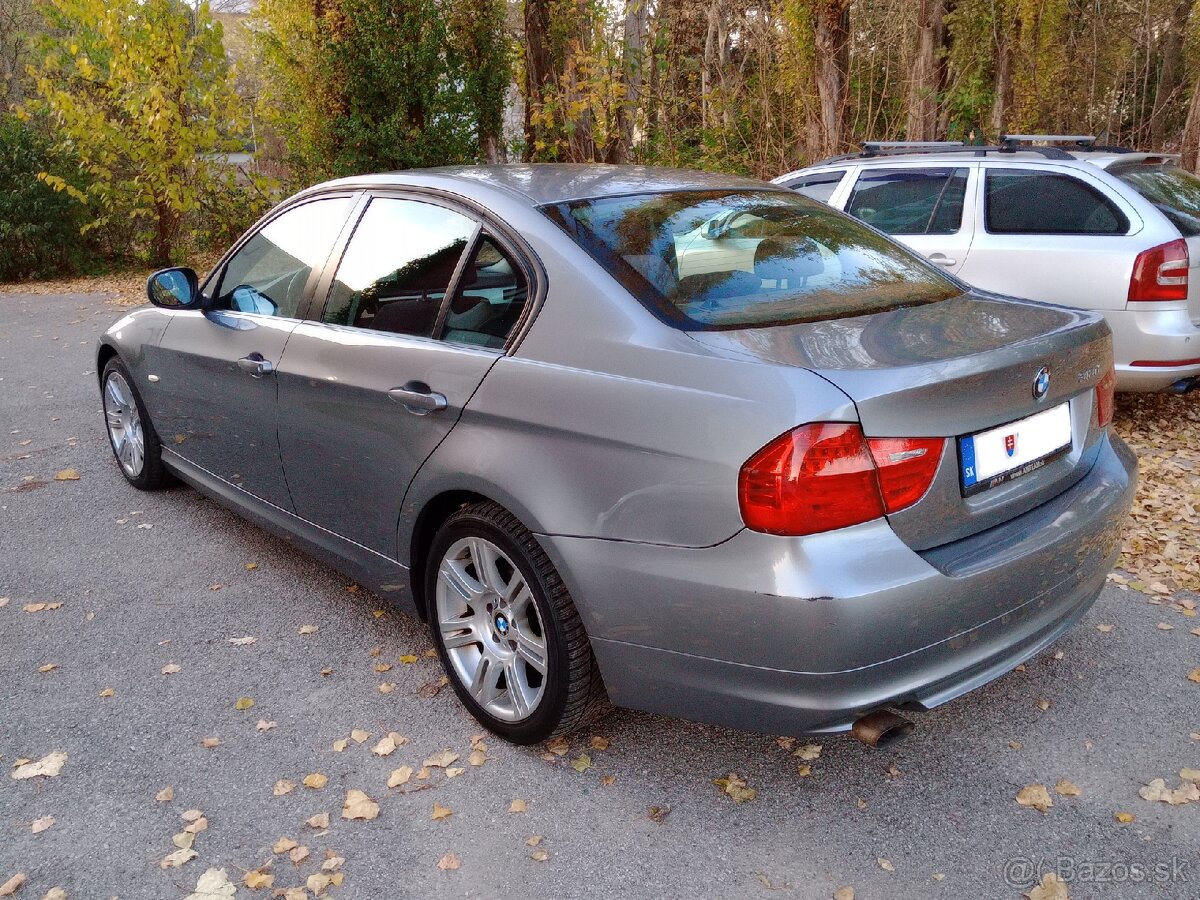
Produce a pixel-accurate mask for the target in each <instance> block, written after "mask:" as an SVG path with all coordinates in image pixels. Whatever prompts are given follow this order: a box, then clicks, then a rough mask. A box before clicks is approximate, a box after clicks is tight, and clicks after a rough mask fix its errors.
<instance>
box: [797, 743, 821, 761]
mask: <svg viewBox="0 0 1200 900" xmlns="http://www.w3.org/2000/svg"><path fill="white" fill-rule="evenodd" d="M792 756H798V757H800V758H801V759H802V760H804V761H806V762H812V761H813V760H815V759H820V758H821V745H820V744H804V745H803V746H801V747H800V748H799V749H797V750H796V752H794V753H793V754H792Z"/></svg>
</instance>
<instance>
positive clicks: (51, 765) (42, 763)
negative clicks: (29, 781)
mask: <svg viewBox="0 0 1200 900" xmlns="http://www.w3.org/2000/svg"><path fill="white" fill-rule="evenodd" d="M66 761H67V754H66V753H64V752H63V751H61V750H55V751H54V752H53V753H48V754H46V755H45V756H43V757H42V758H41V759H39V760H38V761H37V762H27V763H23V764H22V765H19V766H17V768H15V769H13V771H12V777H13V778H15V779H16V780H17V781H22V780H24V779H26V778H38V777H44V778H53V777H55V776H56V775H57V774H58V773H59V772H61V771H62V767H63V764H64V763H66Z"/></svg>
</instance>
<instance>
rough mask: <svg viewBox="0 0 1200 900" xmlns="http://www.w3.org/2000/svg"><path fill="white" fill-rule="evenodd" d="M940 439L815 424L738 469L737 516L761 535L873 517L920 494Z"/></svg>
mask: <svg viewBox="0 0 1200 900" xmlns="http://www.w3.org/2000/svg"><path fill="white" fill-rule="evenodd" d="M943 443H944V441H943V440H942V439H941V438H870V439H868V438H865V437H863V433H862V429H861V428H860V427H859V426H858V425H857V424H853V423H845V422H817V423H814V424H811V425H802V426H800V427H799V428H796V429H794V430H792V431H789V432H788V433H787V434H784V435H780V436H779V437H777V438H776V439H775V440H773V441H771V443H769V444H767V446H765V447H763V448H762V449H761V450H759V451H758V452H757V453H755V454H754V456H752V457H750V459H749V460H747V462H746V464H745V465H744V466H742V470H741V473H740V474H739V476H738V503H739V504H740V506H741V509H742V519H743V520H744V521H745V522H746V525H747V526H748V527H750V528H752V529H753V530H755V531H765V532H767V533H769V534H787V535H801V534H816V533H817V532H821V531H831V530H833V529H835V528H845V527H846V526H848V525H857V524H858V523H860V522H869V521H870V520H871V519H878V518H879V517H880V516H882V515H884V514H885V513H889V512H896V511H898V510H901V509H904V508H905V507H906V506H911V505H912V504H914V503H916V502H917V501H918V500H920V499H921V497H922V496H924V494H925V492H926V491H927V490H928V489H929V484H930V482H931V481H932V480H933V475H934V472H936V471H937V467H938V463H939V462H940V460H941V456H942V445H943Z"/></svg>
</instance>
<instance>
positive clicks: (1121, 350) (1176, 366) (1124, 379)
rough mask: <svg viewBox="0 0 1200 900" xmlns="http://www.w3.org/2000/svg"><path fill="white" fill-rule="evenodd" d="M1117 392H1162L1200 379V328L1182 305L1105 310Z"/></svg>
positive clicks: (1139, 305) (1152, 305)
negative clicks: (1175, 385)
mask: <svg viewBox="0 0 1200 900" xmlns="http://www.w3.org/2000/svg"><path fill="white" fill-rule="evenodd" d="M1104 317H1105V319H1107V320H1108V324H1109V327H1110V328H1111V329H1112V333H1113V358H1114V359H1115V360H1116V368H1117V390H1118V391H1161V390H1164V389H1166V388H1168V387H1170V386H1171V385H1173V384H1175V383H1176V382H1177V381H1180V380H1182V379H1187V378H1194V377H1196V376H1198V375H1200V326H1198V325H1196V323H1195V322H1193V321H1192V319H1191V315H1190V313H1189V312H1188V310H1187V309H1185V308H1184V306H1183V304H1182V303H1145V304H1130V305H1129V307H1128V308H1127V309H1122V310H1105V311H1104Z"/></svg>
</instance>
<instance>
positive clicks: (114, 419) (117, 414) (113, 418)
mask: <svg viewBox="0 0 1200 900" xmlns="http://www.w3.org/2000/svg"><path fill="white" fill-rule="evenodd" d="M101 392H102V395H103V401H104V423H105V425H106V426H107V429H108V442H109V445H110V446H111V447H112V451H113V456H115V457H116V458H117V465H118V466H119V467H120V469H121V474H122V475H124V476H125V480H126V481H128V482H129V483H130V484H132V485H133V486H134V487H136V488H138V489H139V490H143V491H154V490H158V489H159V488H161V487H164V486H165V485H166V484H168V483H169V481H170V475H169V474H168V473H167V470H166V467H165V466H163V463H162V447H161V445H160V444H159V442H158V435H157V434H155V432H154V426H153V425H151V424H150V418H149V416H147V415H146V407H145V406H143V405H142V398H141V397H140V396H138V393H137V390H136V389H135V388H134V386H133V376H132V375H130V374H129V369H127V368H126V367H125V364H124V363H123V362H121V360H120V359H118V358H117V357H113V358H112V359H110V360H109V361H108V364H107V365H106V366H105V367H104V375H103V377H102V379H101Z"/></svg>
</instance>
